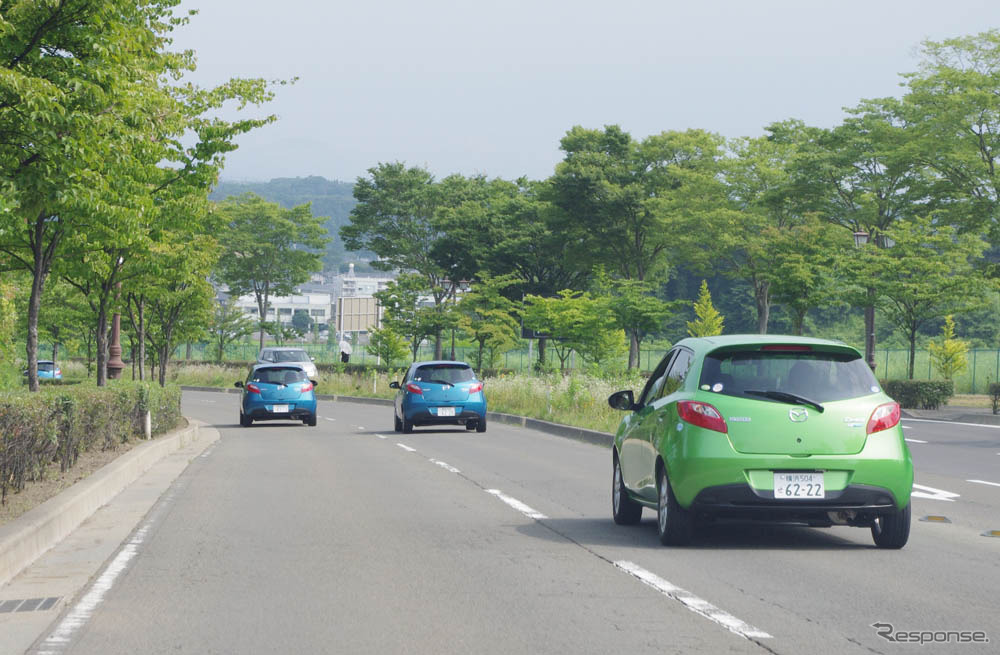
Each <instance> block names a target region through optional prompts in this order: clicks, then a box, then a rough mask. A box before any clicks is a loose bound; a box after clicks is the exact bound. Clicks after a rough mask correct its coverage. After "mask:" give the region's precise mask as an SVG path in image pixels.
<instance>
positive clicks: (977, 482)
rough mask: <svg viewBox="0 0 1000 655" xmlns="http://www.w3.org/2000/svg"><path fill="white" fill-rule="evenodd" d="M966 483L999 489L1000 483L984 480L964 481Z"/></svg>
mask: <svg viewBox="0 0 1000 655" xmlns="http://www.w3.org/2000/svg"><path fill="white" fill-rule="evenodd" d="M966 482H975V483H976V484H988V485H990V486H991V487H1000V482H987V481H986V480H966Z"/></svg>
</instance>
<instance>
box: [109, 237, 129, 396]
mask: <svg viewBox="0 0 1000 655" xmlns="http://www.w3.org/2000/svg"><path fill="white" fill-rule="evenodd" d="M124 262H125V258H124V257H119V258H118V266H119V267H121V265H122V264H123V263H124ZM121 293H122V283H121V282H118V283H116V284H115V300H118V299H119V296H121ZM121 335H122V315H121V310H120V309H118V307H117V303H116V307H115V313H114V314H113V315H112V318H111V345H110V346H108V364H107V370H108V379H109V380H117V379H118V378H120V377H121V376H122V371H124V370H125V362H123V361H122V343H121Z"/></svg>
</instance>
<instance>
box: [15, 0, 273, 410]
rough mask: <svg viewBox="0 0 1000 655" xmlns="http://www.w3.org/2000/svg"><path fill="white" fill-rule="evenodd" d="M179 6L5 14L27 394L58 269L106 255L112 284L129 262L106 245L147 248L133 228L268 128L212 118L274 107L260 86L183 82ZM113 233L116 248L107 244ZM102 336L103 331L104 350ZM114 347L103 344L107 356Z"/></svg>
mask: <svg viewBox="0 0 1000 655" xmlns="http://www.w3.org/2000/svg"><path fill="white" fill-rule="evenodd" d="M176 4H177V1H176V0H60V1H59V2H44V3H40V2H34V1H33V0H12V1H11V2H8V3H7V4H6V6H5V11H4V15H3V17H0V32H2V34H3V38H2V39H0V196H2V197H3V198H4V203H3V204H5V205H6V209H10V211H9V212H7V211H5V212H4V213H3V215H2V216H0V221H2V222H3V225H2V227H0V252H2V253H6V255H7V256H8V257H9V258H10V259H11V260H12V261H14V262H16V263H17V265H18V266H20V267H21V268H22V269H24V270H26V271H29V272H30V274H31V276H32V284H31V290H30V296H29V302H28V311H27V314H28V331H27V344H26V350H27V355H28V369H29V374H28V380H29V386H30V388H31V389H32V390H37V388H38V378H37V345H38V316H39V312H40V306H41V299H42V294H43V292H44V287H45V283H46V280H47V279H48V277H49V275H50V273H52V271H53V266H55V265H59V266H62V265H63V264H64V263H70V264H71V265H72V266H76V265H78V264H79V263H82V264H83V265H85V266H89V265H90V262H91V261H96V260H95V259H94V258H93V257H91V258H89V259H88V254H90V253H98V252H102V251H103V252H104V255H105V260H106V261H105V263H104V264H99V265H98V267H97V268H98V269H102V268H103V269H106V270H108V269H109V270H110V275H111V276H112V277H113V276H114V274H115V271H116V270H117V268H116V267H117V266H118V264H117V262H118V260H119V259H120V257H119V256H117V253H113V252H107V250H108V248H107V246H108V244H109V243H116V245H121V244H122V243H125V242H127V241H128V240H129V238H130V236H131V235H133V234H136V233H138V234H139V235H140V237H141V236H142V234H141V232H142V231H141V230H137V229H136V225H137V221H139V222H142V217H143V216H148V213H149V212H150V211H152V210H153V209H154V208H155V207H156V206H157V204H156V200H157V199H158V198H157V197H158V196H160V192H162V191H163V190H165V189H167V188H170V187H173V186H175V185H180V186H183V185H186V184H194V185H200V186H201V187H202V188H204V189H206V190H207V186H208V184H209V182H210V181H213V180H214V178H215V176H216V174H217V171H218V167H219V166H220V165H221V162H222V157H223V155H224V153H225V152H228V151H230V150H232V149H233V148H235V146H234V145H233V144H232V140H233V138H234V137H235V136H237V135H239V134H241V133H243V132H245V131H247V130H249V129H253V127H256V126H258V125H261V124H263V123H265V122H268V121H270V120H272V117H268V118H264V119H256V120H245V121H236V122H226V121H222V120H219V119H217V118H215V117H209V116H207V115H208V114H211V113H213V112H214V111H215V110H216V109H218V108H219V107H221V106H222V104H223V103H224V102H225V101H226V100H229V99H236V100H238V101H239V102H240V103H241V104H246V103H252V104H256V103H258V102H261V101H264V100H266V99H268V98H269V97H270V96H269V92H268V91H267V90H266V89H267V84H266V83H265V82H263V81H261V80H256V81H254V80H233V81H231V82H230V83H228V84H226V85H223V86H222V87H218V88H216V89H210V90H207V91H206V90H202V89H200V88H198V87H196V86H194V85H190V84H185V83H180V82H176V80H178V79H179V78H180V77H181V76H182V74H183V73H184V72H185V71H190V70H193V68H194V58H193V56H192V54H191V53H187V52H186V53H179V54H178V53H171V52H169V51H168V50H167V47H168V46H169V43H170V39H169V34H170V32H171V30H172V29H173V28H174V27H175V26H176V25H178V24H181V23H183V22H184V20H183V19H176V18H174V17H173V16H172V13H171V12H172V9H173V7H175V6H176ZM192 137H193V138H192ZM182 141H183V142H182ZM159 199H160V200H162V198H159ZM109 231H110V232H112V233H113V234H114V235H115V236H116V237H118V238H119V239H120V242H113V241H110V240H108V239H106V238H105V236H106V235H107V233H108V232H109ZM107 262H112V264H111V265H110V266H109V265H108V264H107ZM105 277H108V276H105ZM115 284H116V281H113V283H112V284H111V285H110V288H113V287H114V286H115ZM102 286H107V285H102ZM102 293H103V294H105V295H110V294H111V293H112V291H110V290H107V291H105V290H102ZM96 303H97V305H99V306H104V305H106V304H107V302H106V299H98V300H97V301H96ZM105 325H106V322H104V321H102V322H101V323H99V324H98V332H97V333H98V340H99V341H101V340H102V339H103V337H104V335H106V327H105ZM105 350H106V346H104V345H102V344H99V348H98V357H99V359H100V358H102V357H103V356H104V354H105ZM101 376H103V373H99V382H100V381H102V380H103V377H101Z"/></svg>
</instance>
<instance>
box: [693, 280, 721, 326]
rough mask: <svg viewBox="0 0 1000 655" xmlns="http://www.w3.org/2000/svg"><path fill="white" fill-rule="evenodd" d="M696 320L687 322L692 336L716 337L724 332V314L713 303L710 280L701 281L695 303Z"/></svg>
mask: <svg viewBox="0 0 1000 655" xmlns="http://www.w3.org/2000/svg"><path fill="white" fill-rule="evenodd" d="M694 315H695V317H696V318H695V320H694V321H690V322H688V324H687V331H688V334H689V335H691V336H692V337H714V336H715V335H717V334H722V329H723V323H722V320H723V319H722V315H721V314H719V312H718V311H717V310H716V309H715V306H714V305H713V304H712V294H711V293H710V292H709V290H708V282H706V281H705V280H702V281H701V289H700V290H699V291H698V300H696V301H695V303H694Z"/></svg>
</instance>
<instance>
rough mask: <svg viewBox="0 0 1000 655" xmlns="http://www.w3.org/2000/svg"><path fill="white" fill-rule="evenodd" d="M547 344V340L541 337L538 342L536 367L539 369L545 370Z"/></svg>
mask: <svg viewBox="0 0 1000 655" xmlns="http://www.w3.org/2000/svg"><path fill="white" fill-rule="evenodd" d="M547 342H548V339H546V338H545V337H541V338H540V339H539V340H538V367H539V368H540V369H544V368H545V346H546V344H547Z"/></svg>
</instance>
